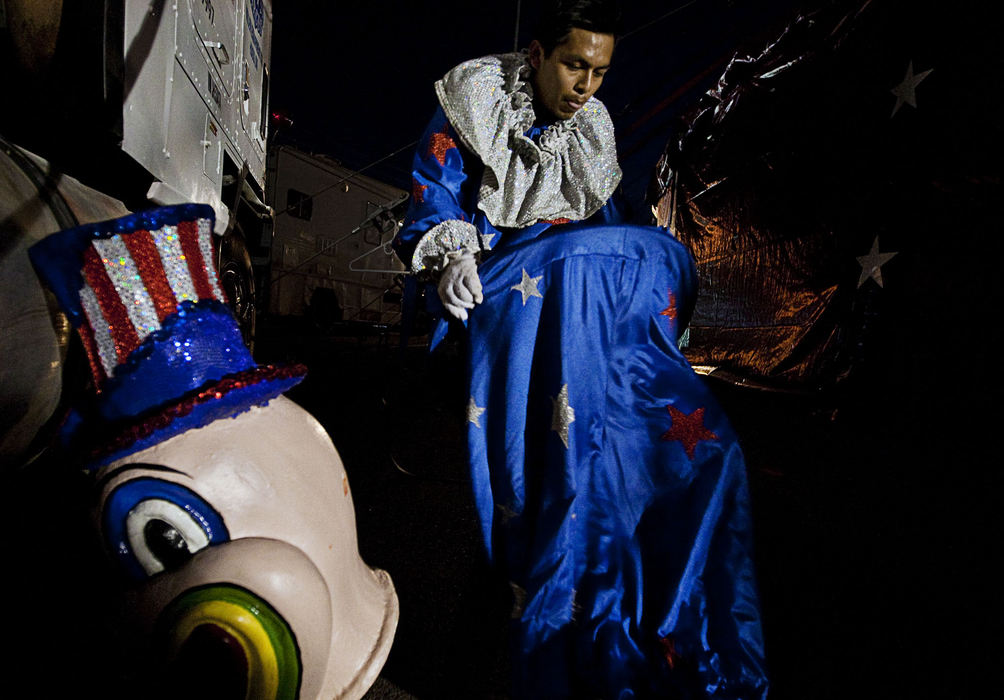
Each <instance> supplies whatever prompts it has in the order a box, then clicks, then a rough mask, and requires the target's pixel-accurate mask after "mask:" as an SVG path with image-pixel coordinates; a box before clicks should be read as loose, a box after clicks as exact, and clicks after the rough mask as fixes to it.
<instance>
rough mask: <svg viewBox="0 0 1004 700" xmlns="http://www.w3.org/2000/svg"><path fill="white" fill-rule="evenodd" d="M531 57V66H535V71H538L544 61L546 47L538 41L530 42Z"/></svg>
mask: <svg viewBox="0 0 1004 700" xmlns="http://www.w3.org/2000/svg"><path fill="white" fill-rule="evenodd" d="M529 57H530V65H531V66H533V69H534V70H537V69H538V68H540V62H541V61H543V60H544V47H543V46H542V45H541V43H540V42H539V41H537V40H536V39H534V40H533V41H531V42H530V47H529Z"/></svg>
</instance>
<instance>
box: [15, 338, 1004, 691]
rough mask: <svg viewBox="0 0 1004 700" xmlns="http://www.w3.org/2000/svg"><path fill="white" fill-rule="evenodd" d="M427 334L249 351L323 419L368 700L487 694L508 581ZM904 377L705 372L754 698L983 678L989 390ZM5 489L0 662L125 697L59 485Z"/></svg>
mask: <svg viewBox="0 0 1004 700" xmlns="http://www.w3.org/2000/svg"><path fill="white" fill-rule="evenodd" d="M447 350H448V351H447V352H446V353H445V354H443V355H436V356H432V357H430V356H428V355H427V354H426V353H425V351H424V350H422V349H420V348H412V349H409V350H408V351H405V352H402V351H400V350H399V349H398V348H397V347H396V346H395V343H394V341H393V340H391V339H388V340H387V341H386V342H382V341H380V340H379V339H378V338H366V339H352V338H332V337H325V336H323V335H321V334H318V333H316V332H314V331H312V330H311V329H310V328H309V327H307V326H296V325H289V324H283V325H282V326H276V325H270V324H268V323H267V322H265V323H262V324H261V326H260V332H259V341H258V346H257V349H256V355H258V358H259V361H282V360H295V361H301V362H305V363H306V364H307V365H308V367H309V368H310V373H309V375H308V377H307V379H306V380H305V381H304V382H303V384H301V385H300V386H299V387H297V388H296V389H294V390H293V391H292V392H291V394H290V396H291V398H293V399H294V400H296V401H298V402H299V403H300V404H301V405H303V406H304V407H305V408H307V409H308V410H310V411H311V412H312V413H313V414H314V415H315V416H316V417H317V418H318V419H319V420H320V421H321V422H322V423H323V424H324V426H325V427H326V428H327V430H328V431H329V433H330V434H331V436H332V438H333V440H334V442H335V444H336V446H337V447H338V449H339V451H340V453H341V455H342V458H343V461H344V462H345V465H346V468H347V470H348V472H349V477H350V480H351V483H352V486H353V495H354V499H355V506H356V511H357V519H358V535H359V543H360V549H361V552H362V554H363V557H364V558H365V559H366V561H367V562H368V563H369V564H371V565H373V566H377V567H381V568H384V569H386V570H387V571H389V572H390V574H391V576H392V577H393V579H394V583H395V586H396V588H397V592H398V596H399V599H400V606H401V617H400V623H399V626H398V630H397V635H396V638H395V643H394V647H393V650H392V652H391V656H390V658H389V660H388V662H387V664H386V666H385V667H384V670H383V673H382V676H381V680H380V681H379V683H378V684H377V686H376V687H375V688H374V689H373V690H371V691H370V693H369V694H368V695H367V699H368V700H375V699H378V698H410V697H414V698H420V699H422V700H435V699H438V698H503V697H506V694H505V689H506V687H507V677H508V654H507V651H506V641H505V634H506V625H507V621H508V611H509V599H508V590H507V588H506V587H504V586H500V582H499V579H497V578H496V577H494V576H493V575H492V572H491V571H490V570H489V569H488V567H487V565H486V564H485V563H484V561H483V559H482V553H481V548H480V543H479V535H478V531H477V525H476V521H475V513H474V509H473V503H472V500H471V497H470V494H469V491H468V481H467V477H466V475H465V467H464V445H463V430H464V422H463V421H464V419H463V406H464V403H465V398H466V397H465V396H464V389H463V384H462V379H461V375H462V366H461V364H460V363H459V361H458V358H457V356H456V354H455V353H451V352H450V351H449V349H447ZM924 376H925V377H926V379H925V381H924V382H922V383H920V384H919V385H917V386H911V387H903V386H900V387H898V388H897V387H895V386H889V385H888V383H887V382H884V380H883V379H882V377H881V374H880V373H879V374H875V375H873V376H870V377H867V376H866V377H864V378H862V380H861V381H862V384H861V385H860V386H859V388H858V391H857V393H855V394H853V395H848V396H844V397H822V398H821V397H814V398H808V397H796V396H790V395H782V394H766V393H759V392H751V391H749V390H738V389H735V388H733V387H730V386H727V385H724V384H721V383H719V382H712V386H713V387H714V389H715V391H716V393H717V395H718V396H719V398H720V400H721V401H722V403H723V404H724V405H725V407H726V408H727V410H728V412H729V414H730V416H731V417H732V420H733V423H734V425H735V427H736V429H737V431H738V433H739V434H740V436H741V439H742V441H743V444H744V448H745V451H746V455H747V462H748V466H749V476H750V483H751V487H752V497H753V507H754V517H755V527H756V530H755V537H756V545H757V549H756V561H757V571H758V576H759V581H760V589H761V596H762V604H763V610H762V613H763V621H764V627H765V635H766V641H767V650H768V663H769V668H770V672H771V677H772V693H771V697H772V698H773V699H775V700H802V699H809V700H813V699H819V700H823V699H827V698H834V699H836V698H841V699H843V698H881V699H883V700H885V699H889V698H938V699H953V698H975V697H984V694H983V692H982V688H983V687H984V685H985V684H986V681H987V680H988V678H989V679H992V678H993V677H994V673H993V670H994V669H995V668H996V667H997V666H998V665H999V664H995V663H994V660H996V654H992V653H991V647H989V646H987V645H986V644H985V640H988V639H993V638H999V636H1000V631H1001V630H1000V627H1001V618H1000V617H999V616H998V615H995V614H994V612H993V611H992V610H991V608H990V607H989V606H988V605H986V601H988V600H989V598H990V590H991V586H992V585H993V584H994V583H995V581H996V579H995V577H994V576H993V575H992V573H991V562H992V561H993V560H994V559H996V558H999V552H1000V545H999V543H996V542H994V543H991V542H990V539H991V538H990V536H989V533H990V531H991V528H992V527H993V525H992V524H993V522H994V521H995V520H996V516H997V510H996V509H995V508H994V507H995V503H994V500H995V496H996V494H997V493H999V486H1000V477H999V475H998V470H999V458H996V459H989V458H988V454H987V450H986V449H985V448H984V447H983V445H984V444H985V442H984V441H985V440H986V438H987V437H988V433H987V432H986V431H987V430H988V427H987V426H986V425H985V424H986V423H987V420H986V419H985V418H982V419H981V418H980V413H979V410H980V409H983V408H984V407H986V409H987V410H989V408H990V407H991V406H992V405H993V403H994V401H995V400H994V399H993V397H984V398H982V399H980V400H979V401H980V402H981V403H979V404H978V405H976V406H973V401H974V400H973V397H974V396H980V395H982V392H980V391H979V387H975V386H973V385H971V384H964V383H960V382H959V381H957V380H956V379H955V378H954V376H949V374H948V373H946V374H945V375H943V376H942V375H939V374H937V373H935V374H933V375H932V374H930V373H928V374H926V375H924ZM835 406H836V407H837V408H838V409H839V410H837V411H836V412H834V407H835ZM5 487H6V488H5V491H6V496H7V498H6V499H5V501H6V502H7V507H6V509H5V515H6V517H5V519H4V523H3V525H4V531H5V533H6V535H7V537H6V541H7V544H8V557H9V558H8V560H7V562H8V567H7V576H6V579H7V595H6V596H5V598H6V600H7V602H8V605H9V608H10V617H8V620H7V621H8V627H7V637H8V639H9V640H11V641H13V642H14V646H13V649H12V651H8V653H7V654H6V660H7V664H8V668H7V674H6V675H7V677H8V678H17V679H25V680H27V681H28V682H29V683H30V684H31V686H33V687H34V688H35V689H36V690H35V691H34V692H30V693H27V694H25V695H21V697H62V696H70V695H84V696H86V695H88V694H94V693H97V694H100V695H102V696H104V697H136V694H135V692H124V693H121V692H119V691H118V688H119V683H118V679H119V678H120V677H122V676H126V675H128V669H127V668H126V667H125V666H124V665H123V664H124V663H126V662H125V661H124V660H123V659H122V658H121V655H120V654H119V652H118V651H117V649H116V640H117V633H116V630H115V628H114V625H112V624H111V623H110V621H109V618H108V617H107V616H106V615H105V614H104V613H103V610H105V609H106V603H107V599H108V597H109V591H113V590H114V586H113V584H112V583H111V582H110V580H109V579H108V578H107V576H106V574H104V573H103V570H101V569H100V568H97V567H95V566H94V559H93V554H94V552H93V545H92V542H91V540H90V537H89V535H88V534H87V531H86V528H85V527H82V526H81V522H80V520H79V518H78V516H79V510H80V508H79V504H80V499H79V492H78V491H76V490H74V489H75V485H74V484H73V482H71V481H69V480H67V478H66V477H65V475H63V474H62V473H61V472H60V471H59V465H40V466H38V467H37V468H34V469H33V470H31V471H29V472H23V473H19V474H14V475H8V476H7V478H5ZM14 687H17V686H16V685H15V686H14ZM978 689H980V690H978ZM5 695H6V693H5ZM7 697H13V696H11V695H7Z"/></svg>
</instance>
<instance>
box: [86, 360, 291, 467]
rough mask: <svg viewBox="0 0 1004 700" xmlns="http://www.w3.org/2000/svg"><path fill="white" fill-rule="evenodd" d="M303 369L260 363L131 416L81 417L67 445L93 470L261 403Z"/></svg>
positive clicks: (288, 384) (285, 387)
mask: <svg viewBox="0 0 1004 700" xmlns="http://www.w3.org/2000/svg"><path fill="white" fill-rule="evenodd" d="M306 373H307V368H306V367H305V366H303V365H287V366H274V365H264V366H261V367H255V368H252V369H249V370H246V371H243V372H239V373H237V374H232V375H228V376H226V377H223V378H222V379H220V380H217V381H214V382H211V383H210V384H208V385H206V386H204V387H202V388H200V389H198V390H197V391H194V392H191V393H189V394H187V395H185V396H183V397H181V398H180V399H178V400H176V401H172V402H170V403H169V404H167V405H165V406H162V407H159V408H158V409H156V410H155V411H151V412H149V413H147V414H144V415H142V416H137V417H136V418H135V419H131V420H128V421H119V422H116V423H114V424H111V425H107V424H105V425H102V426H100V427H98V426H88V421H87V420H86V419H84V420H83V422H82V423H80V424H79V425H77V426H76V427H75V428H74V429H73V431H72V432H73V436H71V437H70V441H69V442H70V444H69V446H70V447H71V449H73V450H74V451H75V452H77V453H78V454H81V455H83V457H84V461H85V467H86V468H87V469H88V470H93V469H98V468H100V467H102V466H105V465H107V464H109V463H111V462H114V461H116V460H119V459H122V458H123V457H128V456H129V455H130V454H133V453H135V452H139V451H141V450H145V449H147V448H148V447H153V446H154V445H157V444H159V443H161V442H164V441H165V440H169V439H170V438H172V437H174V436H176V435H180V434H181V433H184V432H186V431H189V430H194V429H196V428H202V427H204V426H207V425H209V424H210V423H212V422H213V421H216V420H221V419H225V418H233V417H235V416H237V415H239V414H241V413H244V412H245V411H248V410H250V409H251V408H253V407H255V406H264V405H265V404H267V403H268V402H269V401H271V400H272V399H274V398H275V397H276V396H279V395H280V394H283V393H285V392H286V391H288V390H289V389H291V388H293V387H294V386H296V385H297V384H299V383H300V382H301V381H303V378H304V376H305V375H306ZM89 428H92V429H89ZM83 436H86V437H83Z"/></svg>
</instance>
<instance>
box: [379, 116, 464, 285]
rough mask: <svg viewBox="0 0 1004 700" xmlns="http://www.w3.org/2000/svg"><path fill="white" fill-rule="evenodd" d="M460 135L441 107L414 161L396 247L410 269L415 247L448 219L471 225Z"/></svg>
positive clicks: (416, 152)
mask: <svg viewBox="0 0 1004 700" xmlns="http://www.w3.org/2000/svg"><path fill="white" fill-rule="evenodd" d="M458 143H459V139H458V137H457V133H456V132H455V131H454V130H453V127H452V126H450V123H449V121H447V119H446V115H445V114H444V113H443V109H442V108H441V107H437V108H436V113H435V114H434V115H433V117H432V120H431V121H430V122H429V125H428V126H427V127H426V129H425V133H424V134H422V138H421V140H419V142H418V147H417V148H416V150H415V157H414V159H413V160H412V180H411V188H412V189H411V204H410V205H409V207H408V213H407V214H406V215H405V225H404V226H403V227H402V228H401V230H400V232H398V234H397V237H396V238H395V239H394V242H393V247H394V250H395V252H396V253H397V255H398V257H399V258H401V260H402V261H403V262H404V264H405V265H408V266H409V267H410V266H411V258H412V255H413V254H414V252H415V246H416V245H417V244H418V242H419V240H421V238H422V236H424V235H425V234H426V232H428V230H429V229H431V228H432V227H433V226H435V225H436V224H438V223H441V222H443V221H447V220H448V219H459V220H461V221H470V220H471V217H470V215H469V213H468V212H467V211H465V205H466V201H465V200H466V199H467V197H468V192H467V186H466V185H467V182H468V174H467V171H466V169H465V164H464V154H463V153H462V152H461V150H460V147H459V146H458Z"/></svg>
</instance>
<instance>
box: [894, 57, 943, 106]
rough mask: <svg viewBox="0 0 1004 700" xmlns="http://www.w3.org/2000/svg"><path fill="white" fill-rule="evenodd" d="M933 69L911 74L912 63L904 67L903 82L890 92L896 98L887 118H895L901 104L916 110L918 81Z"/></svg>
mask: <svg viewBox="0 0 1004 700" xmlns="http://www.w3.org/2000/svg"><path fill="white" fill-rule="evenodd" d="M932 70H934V69H933V68H929V69H927V70H926V71H924V72H923V73H918V74H917V75H914V74H913V61H910V64H909V65H908V66H907V67H906V76H905V77H904V78H903V82H901V83H900V84H899V85H897V86H896V87H894V88H893V89H892V90H890V91H889V92H891V93H892V94H894V95H895V96H896V106H895V107H893V108H892V114H890V115H889V118H890V119H892V118H893V117H895V116H896V112H898V111H899V108H900V107H902V106H903V103H904V102H905V103H907V104H908V105H910V106H911V107H913V108H914V109H916V108H917V86H918V85H920V81H921V80H923V79H924V78H926V77H927V74H928V73H930V72H931V71H932Z"/></svg>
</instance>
